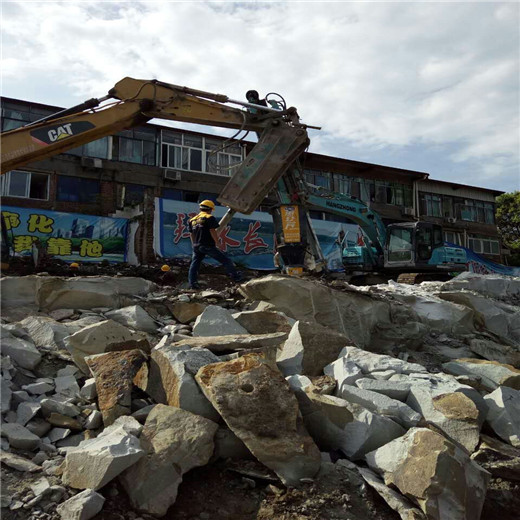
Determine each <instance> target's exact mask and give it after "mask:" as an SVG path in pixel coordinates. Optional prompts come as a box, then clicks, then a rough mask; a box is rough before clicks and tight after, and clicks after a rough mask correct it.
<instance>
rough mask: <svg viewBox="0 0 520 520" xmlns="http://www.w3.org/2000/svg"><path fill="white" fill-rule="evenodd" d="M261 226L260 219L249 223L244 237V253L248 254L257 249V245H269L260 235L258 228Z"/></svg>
mask: <svg viewBox="0 0 520 520" xmlns="http://www.w3.org/2000/svg"><path fill="white" fill-rule="evenodd" d="M260 226H261V224H260V222H258V220H257V221H256V222H254V223H253V222H251V224H249V229H248V230H247V233H246V235H245V237H244V243H245V247H244V253H245V254H246V255H248V254H249V253H250V252H251V251H253V249H256V248H257V247H269V246H268V245H267V244H266V243H265V242H264V240H263V239H262V238H260V237H259V236H258V233H257V231H258V228H259V227H260Z"/></svg>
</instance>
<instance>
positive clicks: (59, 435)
mask: <svg viewBox="0 0 520 520" xmlns="http://www.w3.org/2000/svg"><path fill="white" fill-rule="evenodd" d="M70 434H71V430H70V429H69V428H53V429H52V430H51V431H50V432H49V434H48V435H47V437H48V439H49V440H50V442H52V443H53V444H54V443H55V442H58V441H61V440H63V439H65V438H66V437H68V436H69V435H70Z"/></svg>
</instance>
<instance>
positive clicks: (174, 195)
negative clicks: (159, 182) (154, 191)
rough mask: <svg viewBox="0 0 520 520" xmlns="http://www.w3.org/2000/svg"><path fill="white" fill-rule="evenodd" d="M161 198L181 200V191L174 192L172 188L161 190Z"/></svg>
mask: <svg viewBox="0 0 520 520" xmlns="http://www.w3.org/2000/svg"><path fill="white" fill-rule="evenodd" d="M162 197H163V199H170V200H182V190H176V189H173V188H163V190H162Z"/></svg>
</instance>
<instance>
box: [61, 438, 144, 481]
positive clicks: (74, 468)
mask: <svg viewBox="0 0 520 520" xmlns="http://www.w3.org/2000/svg"><path fill="white" fill-rule="evenodd" d="M143 455H144V451H143V450H142V449H141V447H140V444H139V439H138V438H137V437H135V436H133V435H130V434H124V435H123V434H120V433H114V434H112V435H106V436H103V437H101V438H96V439H90V440H86V441H83V442H82V443H81V444H80V445H79V446H78V447H77V448H70V449H69V450H68V451H67V455H66V457H65V470H64V473H63V483H64V484H65V485H68V486H71V487H73V488H76V489H93V490H97V489H100V488H102V487H103V486H104V485H106V484H108V482H110V481H111V480H113V479H114V478H115V477H117V476H118V475H119V474H120V473H122V472H123V471H124V470H125V469H127V468H129V467H130V466H132V465H133V464H135V463H136V462H137V461H138V460H139V459H140V458H141V457H142V456H143Z"/></svg>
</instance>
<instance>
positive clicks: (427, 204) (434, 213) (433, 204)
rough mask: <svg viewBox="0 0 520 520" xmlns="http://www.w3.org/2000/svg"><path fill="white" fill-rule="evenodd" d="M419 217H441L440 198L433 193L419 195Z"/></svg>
mask: <svg viewBox="0 0 520 520" xmlns="http://www.w3.org/2000/svg"><path fill="white" fill-rule="evenodd" d="M420 202H421V215H427V216H429V217H441V216H442V210H441V196H440V195H434V194H433V193H422V194H421V201H420Z"/></svg>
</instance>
